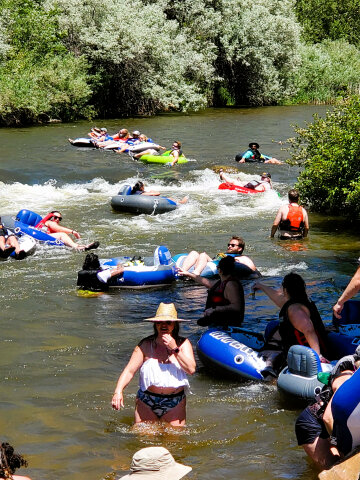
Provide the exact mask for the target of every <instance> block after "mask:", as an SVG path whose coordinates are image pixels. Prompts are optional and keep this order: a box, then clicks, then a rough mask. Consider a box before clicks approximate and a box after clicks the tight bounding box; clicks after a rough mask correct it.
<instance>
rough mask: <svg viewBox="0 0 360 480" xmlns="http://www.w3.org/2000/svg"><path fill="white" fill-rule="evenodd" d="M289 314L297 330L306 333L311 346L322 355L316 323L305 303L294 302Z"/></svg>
mask: <svg viewBox="0 0 360 480" xmlns="http://www.w3.org/2000/svg"><path fill="white" fill-rule="evenodd" d="M288 315H289V320H290V322H291V323H292V325H293V326H294V327H295V328H296V330H299V332H301V333H303V334H304V335H305V338H306V341H307V343H308V344H309V346H310V347H311V348H312V349H313V350H315V352H316V353H317V354H318V355H319V356H320V355H321V352H320V345H319V339H318V336H317V335H316V332H315V329H314V325H313V323H312V321H311V320H310V315H309V313H308V309H307V308H306V307H304V306H303V305H300V304H298V303H294V304H293V305H290V307H289V309H288Z"/></svg>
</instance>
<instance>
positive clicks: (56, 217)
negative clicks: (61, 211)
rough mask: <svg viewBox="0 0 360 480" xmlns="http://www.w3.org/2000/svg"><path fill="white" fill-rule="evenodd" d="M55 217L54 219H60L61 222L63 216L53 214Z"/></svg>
mask: <svg viewBox="0 0 360 480" xmlns="http://www.w3.org/2000/svg"><path fill="white" fill-rule="evenodd" d="M53 219H54V220H59V222H61V220H62V217H58V216H57V215H54V216H53Z"/></svg>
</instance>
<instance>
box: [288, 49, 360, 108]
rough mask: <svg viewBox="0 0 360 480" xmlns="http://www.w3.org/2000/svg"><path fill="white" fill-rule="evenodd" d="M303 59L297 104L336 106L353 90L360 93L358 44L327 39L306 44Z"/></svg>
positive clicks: (299, 71) (359, 53)
mask: <svg viewBox="0 0 360 480" xmlns="http://www.w3.org/2000/svg"><path fill="white" fill-rule="evenodd" d="M301 57H302V62H301V68H299V70H298V71H297V73H296V75H295V80H294V82H295V85H296V87H297V89H298V93H297V95H296V96H294V97H293V99H292V102H293V103H309V102H317V103H331V102H332V103H333V102H335V101H336V100H337V99H338V98H339V97H344V96H346V95H347V94H348V93H349V91H350V92H351V90H353V93H354V92H355V91H359V87H360V52H359V50H358V49H357V48H356V47H355V46H354V45H350V44H349V43H348V42H346V41H345V40H337V41H331V40H325V41H323V42H322V43H319V44H316V45H304V46H303V47H302V49H301Z"/></svg>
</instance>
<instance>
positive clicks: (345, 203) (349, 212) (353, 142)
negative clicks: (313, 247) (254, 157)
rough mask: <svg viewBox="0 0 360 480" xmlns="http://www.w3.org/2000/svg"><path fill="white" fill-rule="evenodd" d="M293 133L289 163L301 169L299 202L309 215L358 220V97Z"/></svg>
mask: <svg viewBox="0 0 360 480" xmlns="http://www.w3.org/2000/svg"><path fill="white" fill-rule="evenodd" d="M295 131H296V134H297V135H296V137H294V138H293V139H290V142H291V150H292V160H291V163H293V164H299V165H301V166H303V167H304V168H303V169H302V172H301V174H300V176H299V179H298V183H297V185H296V187H297V188H298V189H299V191H300V194H301V199H302V202H303V203H305V204H307V205H308V206H309V207H311V209H312V210H313V211H317V212H324V213H331V214H335V215H343V216H345V217H347V218H349V217H350V218H352V219H358V218H360V163H359V158H360V135H359V132H360V96H352V97H349V98H347V99H345V100H344V101H343V102H342V104H341V105H338V106H336V107H334V109H332V111H330V112H328V113H327V114H326V116H325V117H324V118H320V117H318V116H315V117H314V121H313V122H312V123H309V124H308V125H307V126H306V128H300V127H296V129H295Z"/></svg>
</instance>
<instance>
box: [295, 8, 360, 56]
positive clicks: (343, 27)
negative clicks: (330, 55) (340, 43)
mask: <svg viewBox="0 0 360 480" xmlns="http://www.w3.org/2000/svg"><path fill="white" fill-rule="evenodd" d="M295 10H296V13H297V17H298V19H299V21H300V23H301V25H302V26H303V28H304V35H303V36H304V39H305V41H306V42H308V43H320V42H322V41H323V40H326V39H328V40H340V39H343V40H345V41H347V42H348V43H351V44H353V45H356V46H357V47H360V30H359V25H358V21H359V17H360V3H359V2H358V0H355V1H354V0H296V2H295Z"/></svg>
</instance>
